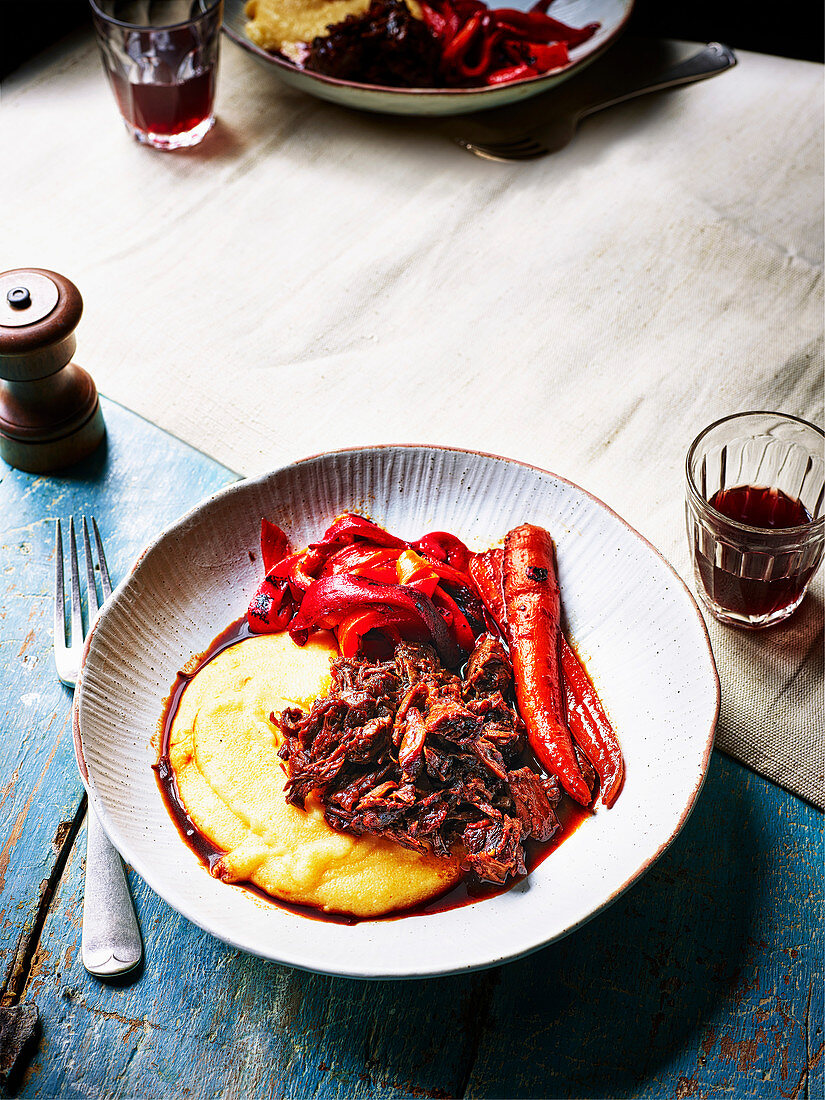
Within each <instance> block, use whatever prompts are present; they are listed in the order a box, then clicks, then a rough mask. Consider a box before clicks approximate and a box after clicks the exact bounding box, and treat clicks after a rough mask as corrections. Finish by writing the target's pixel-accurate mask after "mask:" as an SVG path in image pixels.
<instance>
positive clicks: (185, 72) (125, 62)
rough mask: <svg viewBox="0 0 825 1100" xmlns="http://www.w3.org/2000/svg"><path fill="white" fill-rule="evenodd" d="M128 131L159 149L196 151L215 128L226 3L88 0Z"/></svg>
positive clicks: (207, 0)
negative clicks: (220, 48)
mask: <svg viewBox="0 0 825 1100" xmlns="http://www.w3.org/2000/svg"><path fill="white" fill-rule="evenodd" d="M89 4H90V6H91V9H92V17H93V19H94V24H95V29H96V31H97V40H98V45H99V46H100V52H101V55H102V58H103V66H104V69H105V70H106V75H107V76H108V78H109V83H110V84H111V86H112V91H113V92H114V94H115V99H116V100H117V104H118V107H119V108H120V113H121V115H122V116H123V121H124V122H125V124H126V129H127V130H128V131H129V133H130V134H132V136H133V137H135V138H137V140H138V141H141V142H143V143H144V144H146V145H152V146H154V147H155V148H156V149H183V148H186V147H188V146H190V145H197V144H198V142H199V141H202V140H203V138H204V136H205V135H206V134H207V133H208V132H209V130H211V128H212V126H213V125H214V122H215V117H214V115H213V113H212V106H213V103H214V99H215V79H216V76H217V70H218V44H219V42H220V29H221V20H222V18H223V0H89Z"/></svg>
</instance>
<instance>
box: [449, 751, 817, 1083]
mask: <svg viewBox="0 0 825 1100" xmlns="http://www.w3.org/2000/svg"><path fill="white" fill-rule="evenodd" d="M822 860H823V833H822V815H821V814H820V813H819V812H818V811H817V810H815V809H813V808H812V807H810V806H807V805H806V804H805V803H803V802H802V801H801V800H799V799H797V798H795V797H794V796H793V795H790V794H788V793H786V792H784V791H781V790H780V789H779V788H777V787H774V786H773V785H772V784H770V783H768V782H767V781H765V780H763V779H761V778H759V777H758V776H756V775H754V774H752V773H751V772H749V771H747V770H746V769H745V768H743V767H742V766H741V765H739V764H736V763H734V762H733V761H732V760H729V759H728V758H727V757H724V756H722V755H721V754H719V753H714V755H713V759H712V763H711V768H710V774H709V776H708V780H707V784H706V786H705V790H704V792H703V794H702V797H701V798H700V800H699V803H698V805H697V807H696V809H695V811H694V813H693V816H692V817H691V819H690V821H689V822H688V824H687V826H686V827H685V829H684V831H683V833H682V834H681V836H680V837H679V838H678V839H677V841H676V842H675V843H674V844H673V846H672V847H671V848H670V849H669V851H668V852H667V853H666V854H665V856H664V857H663V858H662V859H661V860H660V862H659V863H658V864H657V865H656V866H655V867H654V868H653V870H652V871H651V872H650V873H649V874H648V875H647V876H646V877H645V878H644V879H643V880H642V881H641V882H640V883H639V884H638V885H637V886H636V887H635V888H634V889H633V890H632V891H631V892H630V893H629V894H627V895H626V896H625V897H624V898H622V899H620V900H619V901H618V902H617V903H616V904H615V905H614V906H613V907H612V908H611V909H609V910H607V911H606V912H605V913H603V914H602V915H601V916H599V917H598V918H596V919H595V920H594V921H592V922H591V923H590V924H589V925H588V926H586V927H585V928H584V929H582V930H581V931H579V932H578V933H577V934H576V935H574V936H571V937H569V938H568V939H567V940H564V941H562V942H561V943H559V944H557V945H554V946H553V947H551V948H549V949H547V950H546V951H544V952H541V953H540V954H539V955H537V956H535V957H533V958H531V959H527V960H524V961H522V962H518V963H515V964H513V965H511V966H509V967H507V968H506V969H505V970H503V971H502V975H501V981H500V983H499V984H498V985H497V987H496V990H495V995H494V997H493V999H492V1002H491V1004H490V1008H489V1014H488V1017H487V1020H486V1022H485V1027H484V1034H483V1039H482V1043H481V1046H480V1050H479V1056H478V1059H477V1061H476V1065H475V1068H474V1071H473V1075H472V1078H471V1080H470V1082H469V1084H468V1089H467V1094H468V1095H469V1096H473V1097H497V1096H509V1097H528V1096H529V1097H535V1096H554V1097H584V1096H594V1097H595V1096H599V1097H601V1096H610V1097H617V1098H618V1097H622V1098H623V1097H634V1098H637V1097H638V1098H642V1097H697V1098H701V1097H709V1096H735V1097H741V1098H745V1097H754V1098H756V1097H759V1098H765V1097H776V1098H780V1097H808V1096H811V1097H813V1096H821V1095H822V1080H823V1078H822V1071H823V1058H822V1042H823V1034H822V982H823V967H822V945H821V938H820V931H819V922H820V917H821V911H822V910H821V901H822V893H821V873H822V866H823V862H822ZM817 1089H818V1090H819V1091H817Z"/></svg>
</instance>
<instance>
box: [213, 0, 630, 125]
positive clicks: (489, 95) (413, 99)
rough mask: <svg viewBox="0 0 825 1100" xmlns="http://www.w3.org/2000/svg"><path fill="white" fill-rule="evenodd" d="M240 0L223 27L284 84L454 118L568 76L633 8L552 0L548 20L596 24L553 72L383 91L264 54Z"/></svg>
mask: <svg viewBox="0 0 825 1100" xmlns="http://www.w3.org/2000/svg"><path fill="white" fill-rule="evenodd" d="M488 3H489V6H490V7H491V8H496V7H499V8H502V7H508V8H517V9H519V10H520V11H527V10H528V9H529V8H530V7H532V5H533V3H534V0H500V2H499V0H488ZM244 6H245V0H224V17H223V29H224V31H225V32H226V34H227V35H228V36H229V37H230V38H231V39H232V40H233V41H234V42H237V44H238V45H239V46H241V47H243V49H245V50H248V51H249V52H250V53H251V54H253V55H254V56H255V57H257V58H258V60H259V61H261V62H263V64H265V65H267V66H269V67H270V68H271V69H272V70H273V72H275V73H276V74H277V75H278V76H279V77H280V78H281V80H283V81H284V83H286V84H288V85H289V86H290V87H292V88H298V89H299V90H300V91H303V92H309V94H310V95H315V96H318V97H319V98H321V99H328V100H331V101H332V102H333V103H338V104H340V105H341V106H342V107H355V108H356V109H357V110H360V111H379V112H381V113H383V114H393V115H418V116H426V115H428V116H433V115H458V114H468V113H470V112H472V111H484V110H488V109H489V108H491V107H504V106H506V104H508V103H518V102H520V101H521V100H523V99H529V98H530V96H534V95H538V94H539V93H540V92H546V91H548V90H549V89H550V88H552V87H553V86H554V85H556V84H560V83H561V81H563V80H566V79H567V77H569V76H572V75H573V73H576V72H578V71H579V70H580V69H582V68H583V67H584V66H585V65H587V64H588V63H589V62H591V61H593V60H595V58H597V57H598V56H599V54H601V53H602V52H603V51H604V50H605V49H607V47H608V46H609V45H610V43H611V42H613V40H614V39H615V38H616V37H617V36H618V35H619V34H620V33H621V31H622V29H623V28H624V26H625V24H626V23H627V21H628V19H629V18H630V13H631V10H632V8H633V0H556V2H555V3H554V4H553V6H552V8H551V11H550V14H551V15H552V16H553V18H554V19H559V20H561V22H563V23H569V24H571V25H572V26H574V27H583V26H585V25H586V24H587V23H600V24H601V26H600V27H599V29H598V30H597V31H596V33H595V34H594V35H593V37H592V38H589V39H588V40H587V42H583V43H582V44H581V45H580V46H577V47H576V48H575V49H571V51H570V61H569V63H568V64H567V65H564V66H563V67H562V68H559V69H553V70H551V71H550V72H548V73H543V74H542V75H541V76H533V77H529V78H528V79H527V80H517V81H514V82H512V83H510V84H499V85H495V86H491V87H486V88H450V89H446V88H386V87H381V86H378V85H375V84H358V83H356V82H355V81H352V80H338V79H336V78H335V77H331V76H322V75H321V74H320V73H311V72H307V71H306V70H305V69H299V68H298V66H297V65H294V64H293V63H292V62H291V61H288V60H287V59H286V58H284V57H278V56H276V55H275V54H271V53H267V51H266V50H262V49H261V48H260V47H259V46H256V45H255V44H254V43H253V42H251V41H250V40H249V39H248V38H247V37H246V34H245V32H244V27H245V25H246V23H247V18H246V15H245V14H244Z"/></svg>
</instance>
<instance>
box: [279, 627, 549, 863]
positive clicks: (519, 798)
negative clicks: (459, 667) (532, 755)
mask: <svg viewBox="0 0 825 1100" xmlns="http://www.w3.org/2000/svg"><path fill="white" fill-rule="evenodd" d="M332 681H333V683H332V688H331V690H330V692H329V694H328V695H326V696H323V697H322V698H319V699H316V700H315V702H314V704H313V706H312V709H311V711H310V712H309V714H305V713H303V712H302V711H300V710H297V709H295V708H291V709H289V710H285V711H283V712H282V713H281V714H280V715H274V714H273V715H272V720H273V721H274V722H276V723H277V724H278V725H279V726H280V729H281V732H282V734H283V738H284V740H283V744H282V745H281V748H280V750H279V755H280V756H281V758H282V759H283V760H285V761H286V763H287V769H288V773H289V779H288V781H287V785H286V796H287V801H288V802H290V803H292V804H293V805H295V806H300V807H304V806H305V804H306V799H307V798H308V797H309V796H310V795H312V796H313V797H314V798H316V799H318V801H319V802H320V803H321V805H322V806H323V808H324V816H325V817H326V820H327V822H328V823H329V824H330V825H331V826H332V828H334V829H339V830H341V831H343V832H347V833H352V834H354V835H356V836H361V835H367V834H369V835H373V836H382V837H387V838H389V839H391V840H394V841H396V842H397V843H398V844H402V845H403V846H404V847H406V848H410V849H412V850H414V851H418V852H427V851H432V852H434V853H435V854H436V855H439V856H446V855H448V854H449V853H450V852H454V853H461V852H463V853H464V861H463V864H462V866H463V868H464V869H465V870H466V871H468V872H472V873H473V874H475V875H476V876H477V877H478V878H480V879H485V880H488V881H490V882H496V883H502V882H505V881H506V879H507V878H508V876H512V875H521V874H524V873H525V868H524V842H525V840H527V838H528V837H533V838H535V839H536V840H542V841H543V840H549V839H550V837H552V836H553V834H554V833H555V832H556V830H557V829H558V828H559V823H558V819H557V817H556V814H555V807H556V804H557V803H558V801H559V797H560V793H559V788H558V785H557V783H556V781H555V780H554V779H552V778H547V777H545V776H542V775H540V774H539V773H538V772H536V771H534V770H533V769H532V768H531V767H529V766H526V765H525V764H524V762H523V760H522V756H523V751H524V741H523V727H522V723H521V719H520V718H519V716H518V713H517V711H516V709H515V706H514V704H513V703H512V696H513V690H512V689H513V684H512V669H511V666H510V661H509V658H508V656H507V653H506V651H505V649H504V647H503V646H502V645H501V644H500V643H499V642H497V641H496V640H495V639H493V638H490V637H487V636H485V637H482V638H481V639H480V640H479V642H478V643H477V645H476V648H475V650H474V651H473V653H472V654H471V656H470V659H469V661H468V662H467V666H466V675H465V678H464V680H463V681H462V680H461V679H460V678H459V677H458V676H456V675H454V674H453V673H451V672H449V671H447V670H446V669H444V668H443V667H442V666H441V664H440V663H439V661H438V658H437V656H436V654H435V652H434V651H433V650H432V649H430V648H429V647H428V646H423V645H407V644H402V645H399V646H397V647H396V649H395V654H394V658H393V659H392V660H390V661H379V662H375V661H369V660H367V659H365V658H344V657H339V658H337V659H336V660H334V661H333V662H332Z"/></svg>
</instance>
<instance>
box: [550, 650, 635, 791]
mask: <svg viewBox="0 0 825 1100" xmlns="http://www.w3.org/2000/svg"><path fill="white" fill-rule="evenodd" d="M561 670H562V676H563V677H564V689H565V693H566V696H567V724H568V726H569V727H570V732H571V733H572V734H573V737H574V739H575V741H576V744H577V745H578V746H579V748H580V749H581V750H582V752H583V753H584V755H585V756H586V757H587V759H588V760H589V761H590V763H591V764H592V765H593V767H594V768H595V771H596V774H597V775H598V777H599V786H600V790H601V794H600V797H601V801H602V802H603V803H604V805H605V806H612V805H613V803H614V802H615V801H616V798H617V797H618V794H619V791H620V790H621V789H622V783H623V782H624V760H623V759H622V750H621V748H620V747H619V742H618V740H617V738H616V734H615V732H614V730H613V727H612V726H611V724H610V721H609V719H608V717H607V715H606V714H605V712H604V708H603V707H602V703H601V700H600V699H599V696H598V695H597V693H596V689H595V688H594V687H593V685H592V683H591V682H590V677H589V676H588V675H587V672H586V671H585V669H584V667H583V666H582V664H581V662H580V661H579V658H578V656H577V655H576V652H575V650H574V649H572V648H571V647H570V645H569V644H568V643H567V640H566V639H565V638H564V636H563V635H562V640H561Z"/></svg>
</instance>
